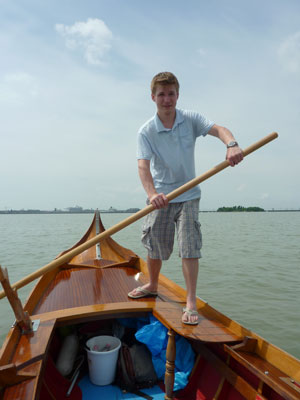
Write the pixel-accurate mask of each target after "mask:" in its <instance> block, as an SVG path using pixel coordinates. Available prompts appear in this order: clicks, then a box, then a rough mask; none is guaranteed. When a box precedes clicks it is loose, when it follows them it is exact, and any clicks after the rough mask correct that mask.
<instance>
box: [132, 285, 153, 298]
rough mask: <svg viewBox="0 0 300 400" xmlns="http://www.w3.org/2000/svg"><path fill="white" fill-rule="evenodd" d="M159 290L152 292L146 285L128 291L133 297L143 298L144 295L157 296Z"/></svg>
mask: <svg viewBox="0 0 300 400" xmlns="http://www.w3.org/2000/svg"><path fill="white" fill-rule="evenodd" d="M156 296H157V292H156V291H155V292H152V291H150V290H148V289H146V288H144V287H141V286H139V287H137V288H135V289H133V290H132V291H131V292H129V293H128V297H130V298H131V299H141V298H142V297H156Z"/></svg>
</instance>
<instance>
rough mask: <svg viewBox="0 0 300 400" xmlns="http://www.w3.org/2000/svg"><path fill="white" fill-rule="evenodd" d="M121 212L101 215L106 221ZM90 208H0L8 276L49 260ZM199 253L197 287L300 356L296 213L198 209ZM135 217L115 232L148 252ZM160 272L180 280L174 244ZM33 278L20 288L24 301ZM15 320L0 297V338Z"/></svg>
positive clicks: (75, 235)
mask: <svg viewBox="0 0 300 400" xmlns="http://www.w3.org/2000/svg"><path fill="white" fill-rule="evenodd" d="M127 216H128V215H127V214H103V215H102V220H103V223H104V226H105V227H107V228H109V227H111V226H113V225H115V224H116V223H118V222H119V221H121V220H123V219H124V218H126V217H127ZM91 220H92V214H74V215H72V214H62V215H51V214H50V215H49V214H48V215H47V214H46V215H0V264H1V265H2V266H4V267H7V269H8V272H9V277H10V281H11V283H13V282H16V281H18V280H20V279H22V278H23V277H24V276H27V275H28V274H29V273H31V272H33V271H35V270H37V269H38V268H41V267H42V266H44V265H46V264H48V263H49V262H50V261H52V260H53V258H54V257H56V255H57V254H59V253H60V252H61V251H62V250H65V249H67V248H69V247H71V246H72V245H73V244H74V243H76V242H77V241H78V240H79V239H80V238H81V236H82V235H83V234H84V233H85V231H86V230H87V228H88V227H89V225H90V222H91ZM200 221H201V224H202V232H203V251H202V256H203V258H202V259H201V260H200V271H199V280H198V287H197V294H198V296H200V297H201V298H202V299H205V300H206V301H208V303H209V304H210V305H212V306H213V307H215V308H217V309H218V310H219V311H221V312H222V313H224V314H226V315H228V316H229V317H231V318H233V319H234V320H236V321H238V322H239V323H241V324H242V325H244V326H245V327H247V328H248V329H251V330H252V331H254V332H256V333H257V334H259V335H261V336H262V337H264V338H265V339H267V340H268V341H269V342H271V343H273V344H275V345H277V346H279V347H281V348H282V349H284V350H286V351H287V352H289V353H290V354H292V355H294V356H295V357H297V358H300V340H299V332H300V306H299V300H300V274H299V265H300V248H299V243H300V212H273V213H271V212H269V213H267V212H265V213H200ZM140 228H141V221H137V222H135V223H134V224H132V225H130V226H129V227H127V228H125V229H124V230H123V231H121V232H118V233H117V234H115V235H114V239H115V240H117V241H118V242H119V243H120V244H121V245H123V246H124V247H127V248H130V249H132V250H133V251H134V252H136V253H137V254H139V255H140V256H142V257H144V258H145V256H146V253H145V250H144V248H143V247H142V245H141V243H140ZM162 273H163V274H164V275H166V276H168V277H170V278H172V279H173V280H174V281H175V282H176V283H178V284H180V285H184V281H183V277H182V272H181V262H180V259H179V258H178V251H177V246H176V244H175V247H174V253H173V255H172V257H171V259H170V260H169V261H167V262H165V263H164V265H163V270H162ZM33 285H34V283H31V284H29V285H27V286H26V287H24V288H22V289H20V290H19V291H18V294H19V296H20V298H21V300H22V301H24V300H25V299H26V298H27V296H28V294H29V293H30V290H31V288H32V287H33ZM13 321H14V316H13V313H12V311H11V309H10V306H9V303H8V301H7V299H6V298H5V299H2V300H0V343H1V344H2V342H3V340H4V338H5V336H6V334H7V331H8V327H9V326H10V324H12V323H13Z"/></svg>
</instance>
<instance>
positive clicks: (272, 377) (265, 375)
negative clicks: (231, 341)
mask: <svg viewBox="0 0 300 400" xmlns="http://www.w3.org/2000/svg"><path fill="white" fill-rule="evenodd" d="M224 349H225V351H227V352H228V353H229V354H230V355H231V356H232V357H233V358H235V359H236V360H237V361H238V362H239V363H241V364H242V365H244V366H245V367H246V368H247V369H248V370H249V371H251V372H252V373H253V374H254V375H256V376H257V377H258V378H259V379H260V380H262V381H263V382H265V383H266V384H267V385H268V386H270V387H271V388H272V389H273V390H274V391H275V392H276V393H279V394H280V395H281V396H282V397H283V398H284V399H291V400H299V393H298V391H297V389H296V388H293V387H292V386H290V385H288V384H287V383H286V382H285V381H284V380H283V379H282V378H290V377H288V376H287V375H286V374H285V373H284V372H282V371H280V370H279V369H278V368H276V367H275V366H274V365H272V364H270V363H269V362H268V361H265V360H263V359H262V358H261V357H259V356H258V355H257V354H255V353H250V352H245V351H236V350H234V349H233V348H231V347H230V346H228V345H226V344H225V345H224Z"/></svg>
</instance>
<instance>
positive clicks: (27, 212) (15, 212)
mask: <svg viewBox="0 0 300 400" xmlns="http://www.w3.org/2000/svg"><path fill="white" fill-rule="evenodd" d="M95 211H96V210H92V209H91V210H78V211H75V210H74V211H68V210H66V211H64V210H53V211H47V210H0V215H24V214H25V215H35V214H56V215H57V214H94V213H95ZM99 211H100V213H101V214H134V213H136V212H138V211H140V208H129V209H127V210H115V209H113V210H99ZM199 212H200V213H243V212H253V211H237V210H233V211H218V210H199ZM264 212H300V209H298V210H296V209H290V210H289V209H286V210H275V209H272V210H264Z"/></svg>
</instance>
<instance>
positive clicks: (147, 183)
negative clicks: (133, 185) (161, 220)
mask: <svg viewBox="0 0 300 400" xmlns="http://www.w3.org/2000/svg"><path fill="white" fill-rule="evenodd" d="M138 170H139V176H140V179H141V182H142V184H143V186H144V189H145V191H146V193H147V196H148V199H149V201H150V203H151V204H152V205H153V207H154V208H163V207H166V206H167V205H168V202H169V201H168V199H167V197H166V195H165V194H164V193H157V191H156V189H155V187H154V183H153V178H152V175H151V171H150V160H138Z"/></svg>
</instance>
